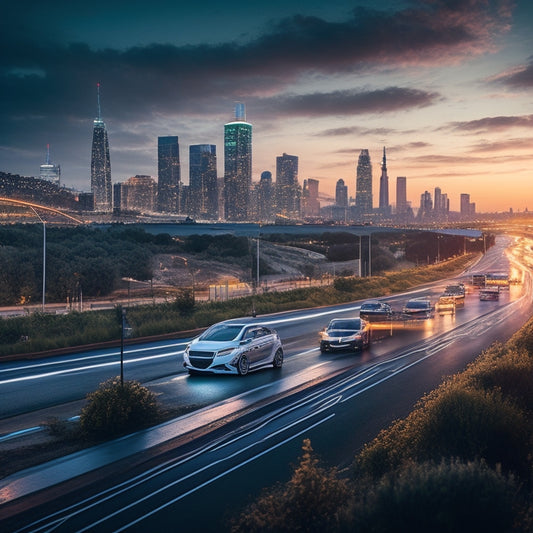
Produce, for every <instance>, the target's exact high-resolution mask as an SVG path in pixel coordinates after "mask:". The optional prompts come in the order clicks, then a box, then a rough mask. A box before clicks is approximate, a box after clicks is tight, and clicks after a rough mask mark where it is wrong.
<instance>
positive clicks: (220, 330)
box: [183, 319, 283, 376]
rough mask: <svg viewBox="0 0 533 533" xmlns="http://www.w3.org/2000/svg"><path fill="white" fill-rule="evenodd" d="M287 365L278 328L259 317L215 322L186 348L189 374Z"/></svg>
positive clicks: (221, 372)
mask: <svg viewBox="0 0 533 533" xmlns="http://www.w3.org/2000/svg"><path fill="white" fill-rule="evenodd" d="M282 365H283V347H282V345H281V340H280V338H279V336H278V334H277V333H276V331H275V330H273V329H271V328H269V327H266V326H264V325H263V324H261V323H258V322H257V321H251V322H250V321H247V320H246V319H243V320H241V321H238V320H228V321H225V322H219V323H218V324H214V325H213V326H211V327H210V328H209V329H207V330H206V331H204V333H202V334H201V335H200V336H199V337H196V338H195V339H193V340H192V341H191V342H190V343H189V344H188V345H187V347H186V348H185V352H184V354H183V366H184V367H185V368H186V369H187V370H188V371H189V374H201V373H212V374H239V375H241V376H244V375H246V374H248V372H249V371H250V370H255V369H257V368H262V367H266V366H272V367H274V368H281V366H282Z"/></svg>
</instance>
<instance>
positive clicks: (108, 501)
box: [0, 237, 533, 531]
mask: <svg viewBox="0 0 533 533" xmlns="http://www.w3.org/2000/svg"><path fill="white" fill-rule="evenodd" d="M532 268H533V253H532V251H531V242H530V241H527V240H525V239H511V238H507V237H501V238H498V239H497V243H496V245H495V246H494V247H493V248H491V249H490V250H488V251H487V253H486V254H485V255H484V256H483V257H482V258H481V259H480V260H479V262H478V263H477V264H475V265H472V266H471V267H470V269H469V270H468V271H466V272H464V273H463V274H462V275H461V276H459V277H458V278H455V279H450V280H442V281H439V282H435V283H431V284H427V285H424V286H420V287H418V288H416V289H414V290H411V291H408V292H407V293H403V294H397V295H391V296H388V297H386V298H379V299H377V300H372V301H370V302H369V301H368V300H365V301H361V302H351V303H348V304H344V305H338V306H332V307H323V308H317V309H307V310H302V311H293V312H286V313H280V314H275V315H269V316H262V317H256V318H255V319H246V320H243V321H231V322H230V323H229V324H228V323H223V324H222V325H220V324H219V325H216V326H215V327H213V328H210V329H209V330H207V331H206V332H205V333H204V334H203V335H200V336H199V337H198V338H196V339H176V340H175V341H159V342H153V343H148V344H145V345H137V346H130V347H128V348H127V349H126V350H125V354H124V356H125V377H126V379H135V380H138V381H140V382H142V383H143V384H145V385H146V386H148V387H149V388H150V389H151V390H152V391H154V392H155V393H156V394H157V396H158V399H159V400H160V401H161V402H163V403H164V405H167V406H179V405H184V404H194V405H195V406H197V409H196V410H195V411H193V412H192V413H190V414H189V415H186V416H184V417H180V418H179V419H176V420H173V421H170V422H168V423H166V424H165V425H163V426H160V427H157V428H154V429H153V430H148V431H145V432H140V433H139V434H136V435H132V436H129V437H125V438H123V439H121V440H120V444H117V443H115V444H114V446H112V445H109V446H107V447H106V446H102V447H100V448H98V449H92V450H90V451H88V452H87V455H86V456H85V459H82V460H81V463H83V465H84V466H80V457H78V458H77V459H78V460H77V461H72V462H70V461H68V460H66V461H62V462H61V465H52V464H51V465H48V467H46V468H41V469H39V472H32V473H31V475H30V473H28V475H16V476H10V477H9V478H6V479H4V480H1V481H0V498H1V499H0V501H1V502H3V504H4V505H6V504H8V503H10V502H13V501H17V500H18V499H24V498H27V499H28V500H27V501H28V504H27V508H26V512H25V513H24V514H23V516H22V515H17V514H16V513H14V514H13V517H12V519H11V520H12V521H13V522H12V523H16V524H17V526H18V527H20V528H21V529H20V530H21V531H34V530H37V528H39V529H41V528H42V530H49V529H52V528H53V529H54V530H56V531H72V530H89V529H91V530H100V529H101V530H109V531H111V530H113V531H123V530H126V529H130V528H138V530H141V529H145V528H148V527H150V524H156V523H157V524H158V527H161V525H162V524H168V525H170V524H172V523H175V522H174V521H175V517H176V516H178V515H179V516H180V517H183V516H184V515H186V516H189V517H190V516H194V527H195V528H196V529H197V530H202V531H220V528H219V523H220V519H221V517H222V516H224V515H225V514H226V513H227V509H226V506H227V505H228V504H229V500H228V498H226V497H223V496H222V495H223V494H224V493H225V492H227V491H225V490H224V487H225V486H226V487H227V486H229V485H231V487H232V491H231V495H228V496H231V497H230V500H231V501H232V502H233V503H234V502H235V501H244V500H245V499H246V497H247V496H248V495H250V494H257V493H258V492H259V491H260V489H261V488H262V487H264V486H266V485H268V484H270V483H271V482H275V481H276V480H278V479H280V478H283V477H284V476H286V475H287V468H288V466H287V465H289V464H290V463H291V462H294V460H295V458H296V457H297V455H298V450H299V445H300V443H301V440H302V438H305V437H309V438H311V439H312V442H313V448H314V449H315V450H317V452H318V453H319V454H320V455H321V456H322V457H324V458H325V459H326V460H327V461H329V462H330V463H331V464H339V465H346V464H349V461H350V459H351V457H353V453H354V450H356V449H358V447H360V446H362V445H363V444H364V443H365V442H366V441H368V440H369V439H370V438H371V437H372V436H374V435H375V434H377V432H378V431H379V430H380V429H382V428H383V427H384V426H385V425H387V424H388V423H390V422H391V421H392V420H394V419H396V418H398V417H400V416H405V414H406V413H407V412H409V410H410V409H411V408H412V406H413V404H414V403H415V402H416V401H417V399H418V398H420V397H421V396H422V395H423V394H424V393H426V392H428V391H429V390H431V389H432V388H434V387H435V386H437V385H438V384H439V382H440V381H441V380H442V378H443V377H444V376H446V375H449V374H452V373H455V372H457V371H460V370H461V369H463V368H464V367H465V366H466V364H468V362H470V361H471V360H472V359H473V358H474V357H475V356H476V355H477V354H479V353H480V352H481V351H482V350H483V349H485V348H487V347H488V346H489V345H490V344H491V343H492V342H494V341H496V340H499V341H505V340H506V339H508V338H509V337H510V336H511V335H512V334H513V333H514V332H515V331H516V330H517V329H518V328H519V327H520V326H521V325H522V324H523V323H524V322H525V321H526V320H527V319H528V318H530V316H531V312H532V310H533V304H532V302H533V298H532V286H531V275H530V272H531V269H532ZM496 271H498V272H507V273H508V275H509V277H512V278H513V279H517V280H519V282H517V283H513V284H509V285H508V286H507V287H506V288H505V289H501V290H499V298H498V299H497V300H492V301H481V298H480V291H481V290H482V288H481V287H479V286H476V285H475V283H474V281H476V282H477V278H475V279H474V278H473V276H474V274H478V273H479V272H496ZM451 287H454V289H453V290H452V289H451ZM457 287H462V288H463V289H464V292H463V294H462V295H461V294H451V293H453V292H454V291H456V288H457ZM444 297H447V298H450V299H451V300H452V301H453V312H449V310H447V311H446V312H444V310H443V311H442V312H440V310H439V303H440V302H441V299H442V298H444ZM376 302H377V303H378V304H379V305H375V303H376ZM365 303H371V304H372V305H370V306H368V305H367V306H365ZM443 303H444V302H443ZM372 307H373V308H374V309H377V308H378V307H379V308H383V309H384V311H383V315H381V316H376V315H375V314H374V316H373V317H369V315H364V314H363V313H362V311H364V310H368V311H369V312H370V313H371V312H372V309H371V308H372ZM334 321H340V322H338V323H335V322H334ZM332 322H333V324H332ZM228 326H231V329H232V331H231V333H230V332H228V331H227V329H228ZM328 326H335V327H336V328H337V329H334V328H333V329H332V328H330V329H329V330H328ZM339 330H340V331H343V332H345V333H341V334H336V333H335V331H339ZM261 339H262V340H261ZM260 342H262V343H263V344H262V345H261V344H258V348H257V349H256V348H255V346H256V343H260ZM209 343H217V344H209ZM198 352H202V353H200V354H199V353H198ZM205 352H210V354H209V355H206V353H205ZM250 352H251V353H254V352H258V356H257V359H256V360H255V361H256V362H255V363H254V362H253V361H252V356H251V355H250ZM243 354H245V355H246V361H245V363H241V362H240V361H241V359H242V355H243ZM219 358H220V359H219ZM117 359H118V352H117V350H98V351H94V352H87V353H80V354H77V355H76V356H74V357H68V358H67V357H54V358H50V359H46V360H35V361H31V362H12V363H4V364H2V366H1V368H0V392H1V394H2V398H3V402H2V405H1V406H0V418H1V419H8V418H10V417H16V416H18V415H21V414H23V413H29V412H34V411H42V410H47V409H48V410H53V409H54V407H55V406H58V405H61V406H63V407H64V406H65V405H72V408H73V414H74V412H75V410H76V409H78V410H79V406H80V403H81V402H83V399H84V397H85V395H86V394H87V393H88V392H91V391H92V390H94V389H95V388H96V387H97V386H98V384H99V383H100V382H102V381H104V380H105V379H108V378H109V377H112V376H114V375H116V374H117V370H118V365H119V361H118V360H117ZM254 364H255V365H256V367H255V368H254ZM201 367H203V368H201ZM191 370H192V372H190V371H191ZM252 370H255V371H253V372H252ZM203 371H206V372H205V373H204V372H203ZM191 374H194V375H191ZM243 375H246V377H245V378H243ZM162 446H163V447H164V451H161V450H160V448H161V447H162ZM141 452H142V453H144V455H143V459H142V461H139V460H138V459H134V457H138V456H139V455H138V454H139V453H141ZM135 454H137V455H135ZM82 456H83V454H82ZM128 458H130V459H128ZM126 460H127V461H126ZM117 461H122V463H117ZM124 461H126V462H124ZM128 461H129V462H128ZM117 464H123V465H124V466H123V467H122V468H120V469H119V471H120V475H119V476H118V478H117V477H116V475H115V476H109V475H108V474H106V470H100V469H102V468H105V469H110V470H115V468H118V467H116V466H113V467H112V465H117ZM126 465H127V466H126ZM97 471H100V472H102V474H101V476H100V475H99V476H96V477H95V476H91V475H90V474H91V472H97ZM80 476H86V478H85V477H81V478H80ZM73 479H76V480H78V481H77V483H81V484H82V485H83V480H84V479H87V481H86V485H84V486H86V487H87V488H86V489H85V490H84V491H82V493H83V494H81V493H80V492H75V491H72V490H69V489H68V488H65V490H64V494H63V496H62V498H61V501H59V500H58V499H57V497H53V496H52V495H50V496H49V498H48V499H46V498H45V499H44V500H43V493H44V492H46V491H47V490H48V487H49V485H51V484H56V489H57V487H58V486H63V485H62V484H68V483H70V482H71V480H73ZM65 486H66V487H67V486H68V487H70V485H65ZM37 490H39V491H40V492H39V494H40V499H39V502H40V503H36V500H35V499H32V498H33V494H34V493H35V492H36V491H37ZM45 501H46V502H47V503H46V504H45V503H44V502H45ZM50 501H53V505H52V506H50V503H49V502H50ZM205 501H211V502H214V503H213V507H212V509H211V512H210V515H209V516H206V514H205V513H202V506H203V504H204V502H205ZM1 508H2V504H0V510H1ZM182 525H183V527H184V528H185V529H186V528H187V519H186V518H184V522H183V524H182ZM189 525H191V526H192V525H193V522H192V521H191V522H190V523H189Z"/></svg>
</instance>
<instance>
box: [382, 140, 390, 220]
mask: <svg viewBox="0 0 533 533" xmlns="http://www.w3.org/2000/svg"><path fill="white" fill-rule="evenodd" d="M379 210H380V212H381V213H382V214H388V213H390V204H389V176H388V175H387V155H386V154H385V147H383V160H382V162H381V177H380V178H379Z"/></svg>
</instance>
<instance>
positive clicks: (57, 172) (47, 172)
mask: <svg viewBox="0 0 533 533" xmlns="http://www.w3.org/2000/svg"><path fill="white" fill-rule="evenodd" d="M39 178H41V179H42V180H46V181H49V182H51V183H54V184H55V185H57V186H58V187H59V186H60V185H61V167H60V166H59V165H54V164H53V163H51V162H50V145H49V144H47V145H46V161H45V162H44V163H43V164H42V165H41V166H40V167H39Z"/></svg>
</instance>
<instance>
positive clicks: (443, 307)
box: [435, 294, 456, 315]
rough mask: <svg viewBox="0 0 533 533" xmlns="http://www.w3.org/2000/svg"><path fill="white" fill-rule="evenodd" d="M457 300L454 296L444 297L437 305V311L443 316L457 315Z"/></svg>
mask: <svg viewBox="0 0 533 533" xmlns="http://www.w3.org/2000/svg"><path fill="white" fill-rule="evenodd" d="M455 307H456V303H455V298H454V297H453V296H448V295H446V294H444V295H442V296H441V297H440V298H439V300H438V301H437V303H436V304H435V311H437V313H439V314H441V315H445V314H451V315H453V314H454V313H455Z"/></svg>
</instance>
